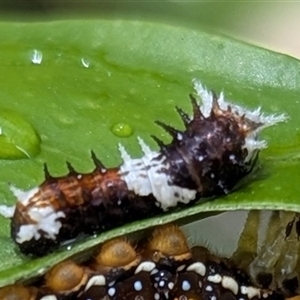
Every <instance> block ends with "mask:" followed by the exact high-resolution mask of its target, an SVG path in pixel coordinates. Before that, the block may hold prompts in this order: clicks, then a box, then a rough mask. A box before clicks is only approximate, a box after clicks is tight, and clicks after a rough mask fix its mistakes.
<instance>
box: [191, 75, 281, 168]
mask: <svg viewBox="0 0 300 300" xmlns="http://www.w3.org/2000/svg"><path fill="white" fill-rule="evenodd" d="M193 83H194V88H195V90H196V93H197V95H198V96H199V97H200V98H201V99H202V106H201V112H202V114H203V115H204V116H205V117H208V116H209V115H210V112H211V110H212V104H213V93H212V92H211V91H209V90H207V89H206V88H204V86H203V85H202V84H201V83H200V81H198V80H196V79H194V80H193ZM218 104H219V106H220V108H221V109H223V110H228V108H229V107H230V108H231V109H232V111H233V113H235V114H236V115H237V116H243V115H245V117H246V118H247V119H249V120H250V121H252V122H254V123H256V124H261V125H260V126H258V128H257V129H255V130H254V131H253V132H252V133H249V134H248V135H247V136H246V138H245V145H244V148H245V149H247V150H248V155H247V157H246V159H245V162H248V161H251V159H252V158H253V157H255V155H256V153H257V151H259V150H260V149H264V148H266V147H267V142H266V141H257V140H256V137H257V134H258V133H259V132H260V131H261V130H262V129H264V128H266V127H269V126H273V125H275V124H276V123H279V122H284V121H286V120H287V116H286V115H284V114H281V115H268V116H266V115H264V113H262V112H261V108H260V107H259V108H257V109H256V110H254V111H251V110H248V109H246V108H243V107H241V106H239V105H235V104H231V103H228V102H227V101H225V99H224V94H223V92H222V93H221V94H220V96H219V97H218Z"/></svg>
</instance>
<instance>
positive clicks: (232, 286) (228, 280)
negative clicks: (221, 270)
mask: <svg viewBox="0 0 300 300" xmlns="http://www.w3.org/2000/svg"><path fill="white" fill-rule="evenodd" d="M222 287H223V288H224V289H228V290H230V291H232V292H233V293H234V294H235V295H237V293H238V291H239V285H238V283H237V282H236V281H235V280H234V279H233V278H232V277H229V276H223V278H222Z"/></svg>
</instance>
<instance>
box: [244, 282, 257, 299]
mask: <svg viewBox="0 0 300 300" xmlns="http://www.w3.org/2000/svg"><path fill="white" fill-rule="evenodd" d="M241 293H242V294H244V295H247V297H248V298H249V299H252V298H253V297H255V296H257V297H258V298H260V297H261V295H260V290H259V289H257V288H254V287H252V286H244V285H243V286H241Z"/></svg>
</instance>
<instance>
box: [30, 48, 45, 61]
mask: <svg viewBox="0 0 300 300" xmlns="http://www.w3.org/2000/svg"><path fill="white" fill-rule="evenodd" d="M42 60H43V53H42V52H41V51H38V50H36V49H34V50H33V52H32V55H31V62H32V63H33V64H34V65H40V64H41V63H42Z"/></svg>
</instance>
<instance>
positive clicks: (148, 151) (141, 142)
mask: <svg viewBox="0 0 300 300" xmlns="http://www.w3.org/2000/svg"><path fill="white" fill-rule="evenodd" d="M137 140H138V143H139V145H140V147H141V149H142V151H143V153H144V154H145V155H147V154H151V152H152V151H151V149H150V148H149V146H148V145H147V144H146V143H145V141H144V140H143V139H142V138H140V137H139V136H138V137H137Z"/></svg>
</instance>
